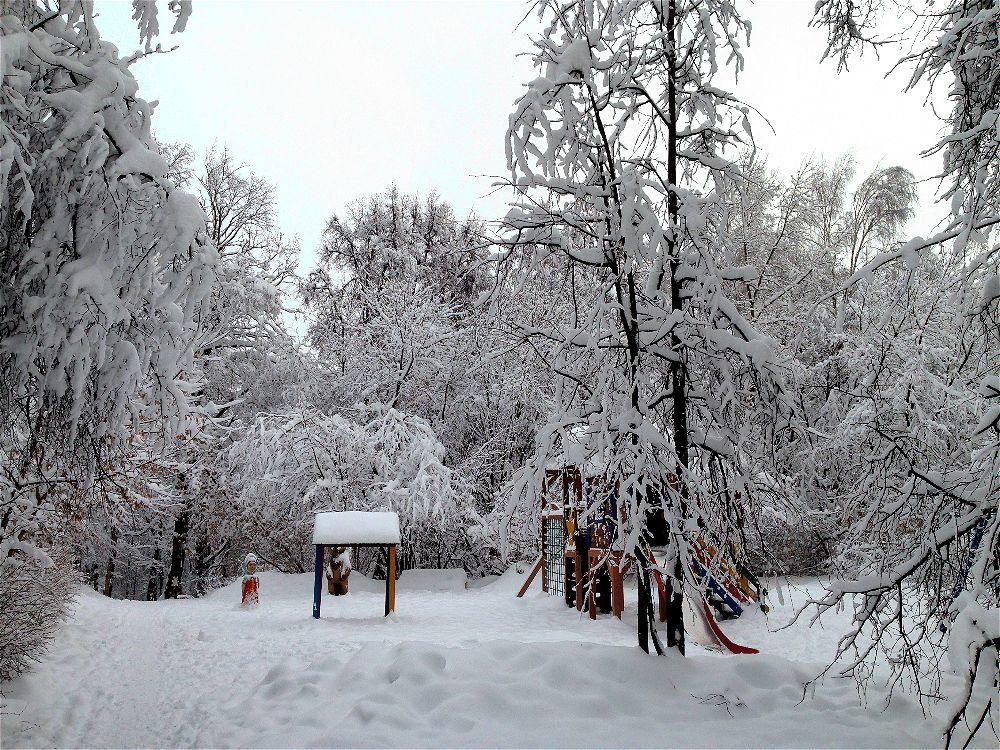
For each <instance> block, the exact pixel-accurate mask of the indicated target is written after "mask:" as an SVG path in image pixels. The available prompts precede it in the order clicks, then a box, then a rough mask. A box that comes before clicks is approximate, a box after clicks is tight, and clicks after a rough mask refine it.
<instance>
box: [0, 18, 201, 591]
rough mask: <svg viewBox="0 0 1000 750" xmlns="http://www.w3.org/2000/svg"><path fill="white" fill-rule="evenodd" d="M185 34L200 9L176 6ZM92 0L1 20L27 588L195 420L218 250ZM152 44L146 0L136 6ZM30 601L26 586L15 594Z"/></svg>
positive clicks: (1, 485) (1, 363) (4, 443)
mask: <svg viewBox="0 0 1000 750" xmlns="http://www.w3.org/2000/svg"><path fill="white" fill-rule="evenodd" d="M173 7H175V8H176V13H177V14H178V17H177V19H176V24H175V28H176V29H178V30H180V29H182V28H183V25H184V23H185V21H186V18H187V15H188V13H189V11H190V7H189V3H177V4H174V5H173ZM92 10H93V8H92V4H91V3H89V2H61V3H59V4H57V5H55V4H52V3H47V2H37V3H36V2H32V1H30V0H26V1H24V2H16V3H13V4H12V3H5V4H4V15H3V16H2V17H0V34H2V37H0V43H2V60H3V82H2V84H0V87H2V89H0V92H2V94H0V98H2V100H3V111H4V116H3V119H2V121H0V268H2V270H3V274H2V276H3V280H2V282H0V310H2V317H0V381H2V382H0V422H2V424H3V427H2V432H0V451H2V456H3V458H2V461H0V465H2V472H3V478H2V482H0V577H3V578H8V577H12V578H13V579H14V580H20V578H19V576H20V573H19V572H18V571H19V570H22V569H23V566H24V565H27V564H28V562H27V561H29V560H33V561H42V562H43V563H44V562H45V561H46V560H47V559H48V556H47V555H46V553H45V552H44V551H43V547H45V546H46V544H47V541H48V540H51V539H53V538H54V536H55V535H56V534H57V533H58V532H60V528H61V527H62V526H63V525H71V524H73V523H76V522H78V520H79V518H80V514H79V513H78V512H77V511H75V510H74V509H78V508H81V507H82V508H88V507H91V506H93V505H95V504H97V503H108V504H110V505H111V506H113V507H115V508H125V507H127V506H130V505H136V504H142V502H143V499H142V498H141V497H140V496H139V494H137V493H135V492H133V491H132V489H131V488H130V486H129V483H128V482H127V481H123V477H127V476H129V475H130V468H129V467H130V465H131V463H130V461H129V460H127V459H128V456H129V454H130V452H131V451H132V441H134V439H135V436H136V435H143V436H146V437H145V439H147V440H148V441H150V442H159V443H162V442H163V441H164V440H167V439H172V437H173V436H174V435H177V434H183V433H184V432H185V431H186V430H188V429H189V428H190V425H191V422H192V416H193V415H194V414H195V413H196V411H197V409H196V407H195V405H194V402H193V399H192V393H193V391H194V390H195V388H196V385H195V384H194V383H192V382H191V379H190V375H191V371H192V366H193V361H194V341H195V336H196V333H197V327H198V321H199V319H200V317H201V315H202V314H203V312H204V309H205V301H206V299H207V297H208V293H209V291H210V288H211V285H212V283H213V280H214V266H215V263H216V259H217V253H216V252H215V249H214V248H213V247H212V244H211V240H210V238H209V237H208V234H207V232H206V224H205V217H204V214H203V212H202V210H201V208H200V206H199V205H198V201H197V199H196V198H195V197H194V196H192V195H189V194H188V193H185V192H184V191H183V190H180V189H178V188H177V186H176V185H175V184H174V183H173V182H172V181H171V180H170V179H169V178H168V177H167V175H168V172H169V165H168V164H167V162H166V161H165V160H164V159H163V158H162V157H161V156H160V155H159V154H158V153H157V150H156V148H155V144H154V142H153V140H152V138H151V135H150V124H151V114H152V108H151V106H150V105H149V104H147V103H146V102H145V101H144V100H142V99H141V98H139V97H138V95H137V94H138V86H137V83H136V81H135V78H134V77H133V76H132V74H131V72H130V70H129V66H130V65H131V63H132V62H133V60H134V58H133V59H130V60H123V59H122V58H120V57H119V55H118V52H117V50H116V49H115V47H114V46H113V45H110V44H108V43H107V42H105V41H103V40H102V39H101V37H100V34H99V32H98V30H97V28H96V26H95V23H94V17H93V13H92ZM136 10H137V17H139V18H140V21H141V23H140V26H141V27H142V31H141V33H142V36H143V38H144V39H145V40H146V41H147V42H148V41H150V40H151V39H152V38H153V37H154V36H155V35H156V33H157V27H156V24H155V23H154V22H152V21H151V19H152V17H153V14H154V13H155V6H154V5H153V4H152V3H136ZM20 595H21V594H18V593H15V594H14V596H20Z"/></svg>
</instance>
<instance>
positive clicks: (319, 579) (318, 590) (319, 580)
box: [313, 544, 323, 620]
mask: <svg viewBox="0 0 1000 750" xmlns="http://www.w3.org/2000/svg"><path fill="white" fill-rule="evenodd" d="M322 597H323V545H322V544H317V545H316V578H315V580H314V581H313V617H315V618H316V619H317V620H318V619H319V607H320V600H321V599H322Z"/></svg>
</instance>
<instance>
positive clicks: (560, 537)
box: [544, 516, 566, 596]
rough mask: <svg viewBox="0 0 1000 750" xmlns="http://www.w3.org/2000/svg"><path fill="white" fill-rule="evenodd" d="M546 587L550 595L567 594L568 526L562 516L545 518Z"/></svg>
mask: <svg viewBox="0 0 1000 750" xmlns="http://www.w3.org/2000/svg"><path fill="white" fill-rule="evenodd" d="M544 522H545V587H546V589H548V592H549V596H564V595H565V594H566V554H565V553H566V526H565V525H564V523H563V519H562V516H559V517H558V518H546V519H545V521H544Z"/></svg>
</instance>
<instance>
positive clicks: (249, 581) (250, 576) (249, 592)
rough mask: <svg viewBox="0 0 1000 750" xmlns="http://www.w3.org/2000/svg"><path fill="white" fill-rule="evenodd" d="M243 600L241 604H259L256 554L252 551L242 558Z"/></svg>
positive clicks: (253, 605)
mask: <svg viewBox="0 0 1000 750" xmlns="http://www.w3.org/2000/svg"><path fill="white" fill-rule="evenodd" d="M243 571H244V574H243V601H242V605H243V606H244V607H248V608H254V607H256V606H257V605H258V604H260V593H259V589H260V581H258V580H257V555H255V554H253V553H252V552H251V553H250V554H249V555H247V556H246V558H245V559H244V560H243Z"/></svg>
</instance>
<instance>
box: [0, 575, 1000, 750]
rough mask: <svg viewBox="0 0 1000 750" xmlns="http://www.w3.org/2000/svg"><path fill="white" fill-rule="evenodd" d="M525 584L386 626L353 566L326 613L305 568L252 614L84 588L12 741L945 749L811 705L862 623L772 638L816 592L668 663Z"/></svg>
mask: <svg viewBox="0 0 1000 750" xmlns="http://www.w3.org/2000/svg"><path fill="white" fill-rule="evenodd" d="M525 573H526V571H524V572H522V573H508V574H506V575H504V576H503V577H501V578H500V579H498V580H495V581H494V582H492V583H489V584H487V585H485V586H483V587H479V588H469V589H466V590H463V591H462V592H455V591H447V592H440V593H438V592H428V591H415V590H407V588H406V587H405V586H403V585H400V586H399V588H398V589H397V599H398V606H399V613H398V614H396V615H393V616H390V617H385V618H383V617H382V616H381V604H382V601H383V599H384V597H385V591H384V586H383V583H382V582H381V581H371V580H369V579H368V578H365V577H364V576H362V575H361V574H360V573H359V572H358V571H355V573H354V575H352V576H351V595H350V596H344V597H337V598H331V599H329V600H327V602H326V603H325V605H324V607H323V618H322V619H321V620H314V619H313V618H312V616H311V608H310V603H311V601H312V585H313V575H312V574H311V573H307V574H304V575H282V574H279V573H270V572H268V573H262V574H260V575H259V578H260V597H261V598H260V608H259V609H257V610H254V611H245V610H241V609H240V607H239V600H240V590H239V584H238V583H234V584H233V585H231V586H228V587H226V588H223V589H220V590H217V591H214V592H212V593H211V594H209V595H208V596H206V597H204V598H202V599H187V600H171V601H160V602H137V601H118V600H112V599H106V598H105V597H103V596H101V595H99V594H97V593H95V592H94V591H91V590H84V593H83V594H82V596H81V598H80V600H79V603H78V605H77V610H76V614H75V616H74V617H73V618H72V619H71V620H70V621H69V622H68V623H67V624H66V625H65V626H64V627H63V629H62V631H61V633H60V634H59V640H58V642H57V643H56V645H55V646H54V648H53V649H52V651H51V652H50V654H49V656H48V658H47V659H46V661H45V662H44V663H43V664H41V665H39V666H38V667H37V668H36V669H35V671H34V672H33V673H31V674H29V675H27V676H25V677H22V678H20V679H18V680H16V681H14V682H12V683H7V684H5V685H4V686H3V687H4V693H5V695H6V700H7V702H8V705H7V706H6V707H5V708H4V709H3V716H2V722H0V725H2V729H0V732H2V734H0V747H5V748H7V747H11V748H13V747H26V748H37V747H54V748H75V747H88V748H110V747H113V748H123V747H124V748H136V747H170V748H213V747H241V748H269V747H273V748H288V747H295V748H304V747H323V748H339V747H363V748H372V747H378V748H386V747H390V748H391V747H416V748H431V747H433V748H447V747H467V748H479V747H491V748H505V747H548V748H580V747H588V748H621V747H698V748H713V747H715V748H719V747H728V748H732V747H740V748H756V747H784V748H788V747H797V748H802V747H808V748H834V747H854V748H873V747H886V748H890V747H940V746H942V745H941V740H940V735H939V730H940V721H939V719H935V715H932V716H931V717H930V718H929V719H925V718H924V717H923V715H922V714H921V711H920V708H919V706H918V705H917V703H916V701H915V700H913V699H912V698H910V697H908V696H903V695H901V696H899V698H898V700H896V699H894V700H893V703H892V705H891V706H890V708H889V709H888V710H886V709H885V706H884V698H885V693H884V692H883V691H882V690H881V689H880V688H878V687H877V686H873V687H872V689H870V690H869V693H868V698H867V701H866V702H864V703H863V702H862V701H861V700H860V699H859V697H858V693H857V690H856V687H855V685H854V682H853V681H851V680H847V679H826V680H824V681H823V682H821V683H820V684H818V685H817V686H816V689H815V691H812V690H810V691H807V692H806V694H805V697H804V699H803V683H805V682H807V681H808V680H810V679H811V678H813V677H815V676H816V675H817V674H818V673H819V672H820V671H821V669H822V667H823V664H824V661H823V660H824V659H825V658H827V656H828V655H829V654H831V653H832V650H833V646H834V644H835V642H836V640H837V638H838V636H839V634H840V633H841V632H842V630H841V628H842V627H843V626H844V625H845V621H846V620H847V619H849V617H850V613H843V614H842V615H837V617H840V618H841V619H839V620H838V619H836V617H835V618H834V619H831V620H830V621H829V622H826V623H825V627H823V628H814V629H809V628H806V627H800V626H799V625H795V626H792V627H791V628H789V629H787V630H783V631H779V632H773V630H774V629H775V628H777V627H778V626H779V625H782V624H784V623H786V622H787V621H788V620H789V618H790V614H791V612H792V605H793V601H794V602H801V601H803V600H804V599H805V597H806V595H807V594H808V593H809V591H806V590H797V591H787V590H786V591H785V592H784V603H783V604H782V603H780V602H775V608H774V610H772V612H771V614H770V615H768V617H767V618H765V617H764V616H763V615H761V614H760V613H759V612H756V613H752V614H751V615H748V616H747V617H744V618H741V619H739V620H735V621H729V622H726V624H725V626H726V629H727V632H728V633H729V635H730V636H731V637H732V638H733V639H735V640H738V641H739V642H741V643H746V644H749V645H753V646H756V647H758V648H760V650H761V653H760V654H759V655H756V656H721V655H718V654H715V653H711V652H708V651H705V650H704V649H701V648H698V647H697V646H694V645H690V646H689V652H688V653H689V655H688V656H687V657H686V658H681V657H679V656H670V657H667V658H657V657H655V656H647V655H645V654H643V653H642V652H641V651H640V650H639V649H638V648H637V647H636V645H635V628H636V598H635V591H634V589H626V592H625V594H626V601H625V605H626V607H625V617H624V621H619V620H617V619H615V618H614V617H611V616H610V615H607V616H602V617H601V618H600V619H598V620H597V621H596V622H595V621H591V620H590V619H588V618H587V616H586V615H585V614H584V615H582V616H581V615H580V613H578V612H577V611H576V610H574V609H568V608H567V607H566V606H565V605H564V604H563V603H562V600H561V599H560V598H559V597H548V596H545V595H543V594H542V593H541V591H540V590H539V586H538V582H537V581H536V582H535V583H534V584H533V585H532V587H531V590H530V591H529V592H528V594H527V595H526V596H525V597H524V598H523V599H517V598H515V596H514V594H515V593H516V591H517V589H518V588H519V587H520V585H521V583H522V582H523V581H524V577H525ZM804 585H808V587H809V588H810V589H811V591H812V593H816V591H817V590H818V589H817V588H816V584H815V582H808V584H804ZM775 599H777V597H772V600H775ZM373 612H378V614H377V615H373V614H372V613H373ZM875 682H877V681H875ZM952 687H953V686H952V685H950V684H946V685H945V686H944V692H945V693H946V694H947V693H948V691H949V690H950V689H951V688H952ZM942 708H945V707H942ZM935 710H936V715H937V716H943V715H944V711H943V710H939V709H935ZM990 739H991V737H990V735H989V733H988V732H986V733H983V735H982V737H981V740H980V742H979V746H980V747H987V746H989V741H990Z"/></svg>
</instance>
